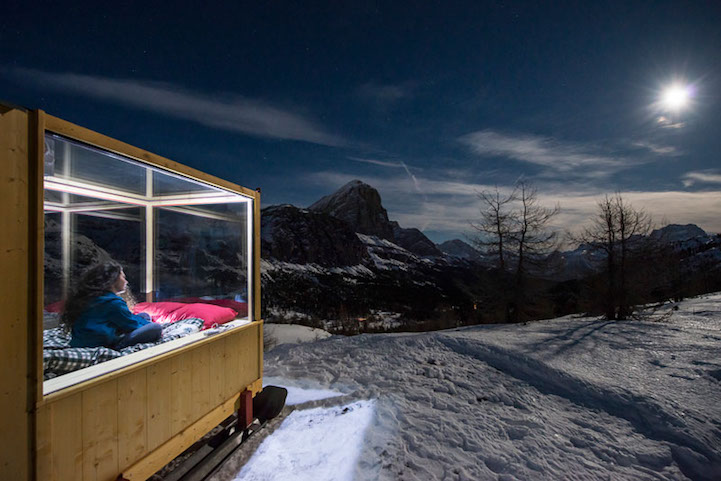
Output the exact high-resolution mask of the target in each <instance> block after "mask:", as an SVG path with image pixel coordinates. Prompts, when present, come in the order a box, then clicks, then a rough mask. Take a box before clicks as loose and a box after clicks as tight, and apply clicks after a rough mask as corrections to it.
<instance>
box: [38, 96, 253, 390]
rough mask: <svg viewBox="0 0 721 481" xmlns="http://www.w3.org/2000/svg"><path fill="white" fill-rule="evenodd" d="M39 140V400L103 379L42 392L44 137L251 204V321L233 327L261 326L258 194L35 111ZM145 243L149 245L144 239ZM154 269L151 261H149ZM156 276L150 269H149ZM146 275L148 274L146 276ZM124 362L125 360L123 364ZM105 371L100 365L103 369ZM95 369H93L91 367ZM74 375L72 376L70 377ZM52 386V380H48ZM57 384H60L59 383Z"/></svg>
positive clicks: (188, 345)
mask: <svg viewBox="0 0 721 481" xmlns="http://www.w3.org/2000/svg"><path fill="white" fill-rule="evenodd" d="M36 113H37V116H36V119H37V121H36V124H35V127H36V129H35V130H36V132H35V133H36V137H35V142H36V143H35V146H34V147H35V148H34V149H33V151H34V153H35V154H36V159H35V168H36V172H38V174H39V175H37V176H36V177H35V179H36V182H37V184H36V186H35V187H36V193H37V195H36V196H35V199H34V200H35V203H36V205H37V210H36V212H37V216H36V220H37V222H36V225H35V229H34V230H35V232H36V239H37V242H36V251H35V253H34V261H35V262H34V263H35V265H36V266H37V281H36V285H35V289H36V292H37V295H36V299H35V302H36V304H35V308H36V312H37V315H36V316H35V317H36V319H35V333H36V336H35V347H36V349H35V350H36V356H35V360H36V366H37V368H36V379H37V392H38V393H39V394H40V395H41V396H40V398H41V399H45V398H46V397H47V396H49V395H57V394H58V393H61V392H63V391H64V390H66V389H71V388H73V387H74V386H77V385H78V384H84V383H85V382H86V381H92V379H94V378H95V377H98V376H99V375H102V373H101V374H95V375H92V376H91V377H90V378H88V379H81V380H79V381H76V382H73V383H72V384H67V383H59V384H60V385H62V387H58V388H56V389H54V390H52V391H49V392H46V390H45V388H44V384H45V381H44V373H43V314H42V313H43V308H44V305H43V304H44V299H43V297H44V296H43V293H44V274H43V265H44V249H45V246H44V244H45V229H44V212H45V211H44V193H45V188H44V168H45V165H44V152H45V135H46V134H56V135H59V136H61V137H64V138H66V139H68V140H70V141H74V142H78V143H81V144H84V145H88V146H90V147H93V148H97V149H100V150H102V151H105V152H108V153H110V154H114V155H119V156H122V157H124V158H127V159H129V160H130V161H133V162H138V163H139V164H141V165H147V166H149V167H151V168H153V169H158V170H160V171H164V172H168V173H170V174H173V175H175V176H179V177H182V178H186V179H189V180H191V181H194V182H198V183H201V184H203V185H208V186H211V187H214V188H217V189H221V190H224V191H228V192H230V193H231V194H233V195H240V196H243V197H244V198H247V199H248V201H249V202H248V206H249V207H248V214H249V218H248V221H247V223H246V224H247V234H246V235H247V236H248V239H247V241H248V265H249V269H248V273H249V276H248V282H247V285H248V291H249V292H248V299H247V300H248V320H247V321H242V322H239V321H235V322H234V323H233V325H234V324H236V323H237V326H235V327H240V326H242V325H245V324H247V323H249V322H254V321H260V320H261V319H260V190H259V189H257V190H251V189H248V188H246V187H242V186H240V185H237V184H234V183H231V182H228V181H226V180H223V179H220V178H218V177H215V176H212V175H210V174H206V173H204V172H201V171H199V170H196V169H193V168H192V167H188V166H185V165H183V164H180V163H178V162H175V161H172V160H170V159H167V158H165V157H162V156H159V155H157V154H153V153H152V152H148V151H146V150H144V149H141V148H138V147H135V146H132V145H130V144H126V143H124V142H121V141H118V140H116V139H113V138H111V137H108V136H105V135H103V134H99V133H97V132H94V131H92V130H90V129H87V128H84V127H80V126H78V125H75V124H73V123H71V122H68V121H66V120H62V119H60V118H57V117H54V116H52V115H49V114H46V113H45V112H43V111H42V110H39V111H36ZM146 242H147V239H146ZM148 257H149V258H150V259H152V256H148ZM150 262H151V263H152V260H151V261H150ZM149 270H150V272H151V276H152V266H150V268H149ZM147 272H148V270H147V269H146V274H147ZM150 286H151V290H152V282H151V283H150ZM146 290H147V284H146ZM203 337H204V336H203V335H202V333H199V336H198V339H202V338H203ZM192 348H193V343H192V342H190V343H186V344H184V345H181V346H180V347H175V348H172V347H170V349H168V350H167V351H166V350H161V351H162V352H159V353H158V354H156V355H154V356H152V357H150V358H149V359H147V360H148V361H151V360H152V359H153V358H154V357H157V356H162V355H163V354H165V353H167V352H177V353H180V352H182V351H184V350H188V349H192ZM139 353H142V351H139ZM139 353H133V354H130V355H128V356H134V355H135V354H139ZM121 359H122V358H121ZM144 362H145V361H144V360H141V361H140V363H141V364H142V363H144ZM135 364H136V363H134V362H131V363H129V364H128V365H126V366H122V367H119V368H116V369H112V370H111V371H109V372H112V373H114V374H121V373H122V372H124V371H126V370H127V369H133V368H134V367H133V366H134V365H135ZM100 365H102V363H101V364H100ZM91 367H95V366H91ZM69 374H73V373H69ZM65 376H67V375H64V376H59V377H58V378H54V379H62V378H63V377H65ZM49 381H51V380H49ZM56 382H57V381H56Z"/></svg>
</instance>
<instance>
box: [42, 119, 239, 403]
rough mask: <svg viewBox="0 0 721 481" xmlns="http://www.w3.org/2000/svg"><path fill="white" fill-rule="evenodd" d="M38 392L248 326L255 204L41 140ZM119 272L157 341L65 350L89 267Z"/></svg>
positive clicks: (75, 145) (54, 138)
mask: <svg viewBox="0 0 721 481" xmlns="http://www.w3.org/2000/svg"><path fill="white" fill-rule="evenodd" d="M44 146H45V149H44V150H45V151H44V175H43V211H44V256H43V258H44V262H43V270H44V292H43V306H44V310H43V336H42V338H43V379H44V389H43V391H44V393H45V394H49V393H52V392H55V391H57V390H60V389H63V388H64V387H67V386H70V385H72V384H76V383H78V382H82V381H85V380H88V379H92V378H94V377H98V376H101V375H103V374H105V373H108V372H111V371H113V370H117V369H121V368H123V367H125V366H128V365H131V364H133V363H136V362H141V361H143V360H145V359H148V358H150V357H153V356H157V355H159V354H162V353H164V352H167V351H169V350H173V349H178V348H180V347H183V346H187V345H189V344H192V343H194V342H197V341H199V340H202V339H205V338H206V337H208V336H209V335H213V334H215V333H218V332H220V331H223V330H227V329H230V328H233V327H238V326H242V325H244V324H248V323H250V322H251V321H252V319H251V316H250V315H249V313H252V312H253V310H252V306H251V305H250V304H251V303H252V299H253V293H252V287H251V286H252V283H251V282H250V280H251V279H252V271H251V268H252V261H251V259H252V255H251V247H252V242H251V239H252V234H253V231H252V229H253V226H252V216H253V198H252V197H248V196H244V195H241V194H239V193H237V192H231V191H228V190H224V189H221V188H218V187H216V186H213V185H209V184H205V183H202V182H199V181H196V180H194V179H191V178H188V177H185V176H182V175H179V174H176V173H173V172H171V171H168V170H164V169H161V168H158V167H156V166H153V165H150V164H146V163H143V162H139V161H137V160H135V159H132V158H129V157H126V156H123V155H119V154H116V153H113V152H111V151H108V150H103V149H99V148H96V147H93V146H91V145H88V144H84V143H82V142H78V141H76V140H73V139H70V138H67V137H63V136H61V135H58V134H55V133H51V132H46V133H45V137H44ZM107 260H114V261H116V262H118V263H120V264H121V265H122V266H123V270H124V272H125V274H126V277H127V279H128V289H127V291H126V294H125V296H126V297H127V298H126V300H127V301H128V306H129V307H130V308H131V310H132V311H133V312H134V313H139V312H146V313H148V314H149V315H150V317H151V319H152V320H153V322H157V323H160V324H162V325H163V335H162V338H161V340H160V341H158V342H156V343H145V344H136V345H132V346H129V347H127V348H125V349H122V350H114V349H111V348H109V347H70V337H71V334H70V333H69V332H68V331H67V330H66V329H65V328H64V327H63V326H62V325H61V323H60V319H61V316H62V309H63V303H64V299H66V298H67V295H68V293H69V292H70V290H71V289H72V287H73V285H74V283H76V282H77V280H78V279H79V278H80V276H81V275H82V274H83V272H84V271H85V270H86V269H88V268H89V267H91V266H93V265H95V264H97V263H99V262H102V261H107Z"/></svg>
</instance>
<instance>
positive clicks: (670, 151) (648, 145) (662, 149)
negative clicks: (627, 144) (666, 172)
mask: <svg viewBox="0 0 721 481" xmlns="http://www.w3.org/2000/svg"><path fill="white" fill-rule="evenodd" d="M632 145H633V146H634V147H640V148H642V149H646V150H648V151H650V152H653V153H654V154H656V155H662V156H669V157H675V156H678V155H682V152H680V151H679V150H678V149H677V148H676V147H673V146H670V145H659V144H654V143H653V142H649V141H647V140H639V141H637V142H633V144H632Z"/></svg>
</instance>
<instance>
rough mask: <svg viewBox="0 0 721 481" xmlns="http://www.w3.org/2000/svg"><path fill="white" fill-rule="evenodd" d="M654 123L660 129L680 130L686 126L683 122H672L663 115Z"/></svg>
mask: <svg viewBox="0 0 721 481" xmlns="http://www.w3.org/2000/svg"><path fill="white" fill-rule="evenodd" d="M656 123H657V124H658V126H659V127H661V128H662V129H682V128H684V127H685V126H686V124H685V123H684V122H674V121H673V120H671V119H669V118H668V117H665V116H663V115H661V116H659V117H658V118H657V119H656Z"/></svg>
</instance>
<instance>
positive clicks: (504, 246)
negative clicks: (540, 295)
mask: <svg viewBox="0 0 721 481" xmlns="http://www.w3.org/2000/svg"><path fill="white" fill-rule="evenodd" d="M516 193H517V189H515V188H514V189H513V191H512V192H511V193H510V194H508V195H502V194H501V192H500V191H499V190H498V187H496V189H495V191H493V192H488V191H483V192H480V193H479V194H478V198H479V199H480V201H481V207H480V220H479V221H478V222H477V223H471V227H473V228H474V229H475V230H476V231H477V232H478V235H477V236H475V237H474V239H473V243H474V244H475V246H476V247H478V248H479V249H480V250H481V251H482V252H484V253H485V254H486V255H489V256H492V257H495V258H496V265H497V266H498V268H499V269H500V270H501V271H504V272H505V271H506V257H507V255H508V254H507V250H508V248H509V243H510V241H511V229H512V225H513V224H514V222H515V221H514V212H513V211H512V210H511V208H510V207H511V204H512V203H513V202H514V201H515V200H516Z"/></svg>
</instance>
